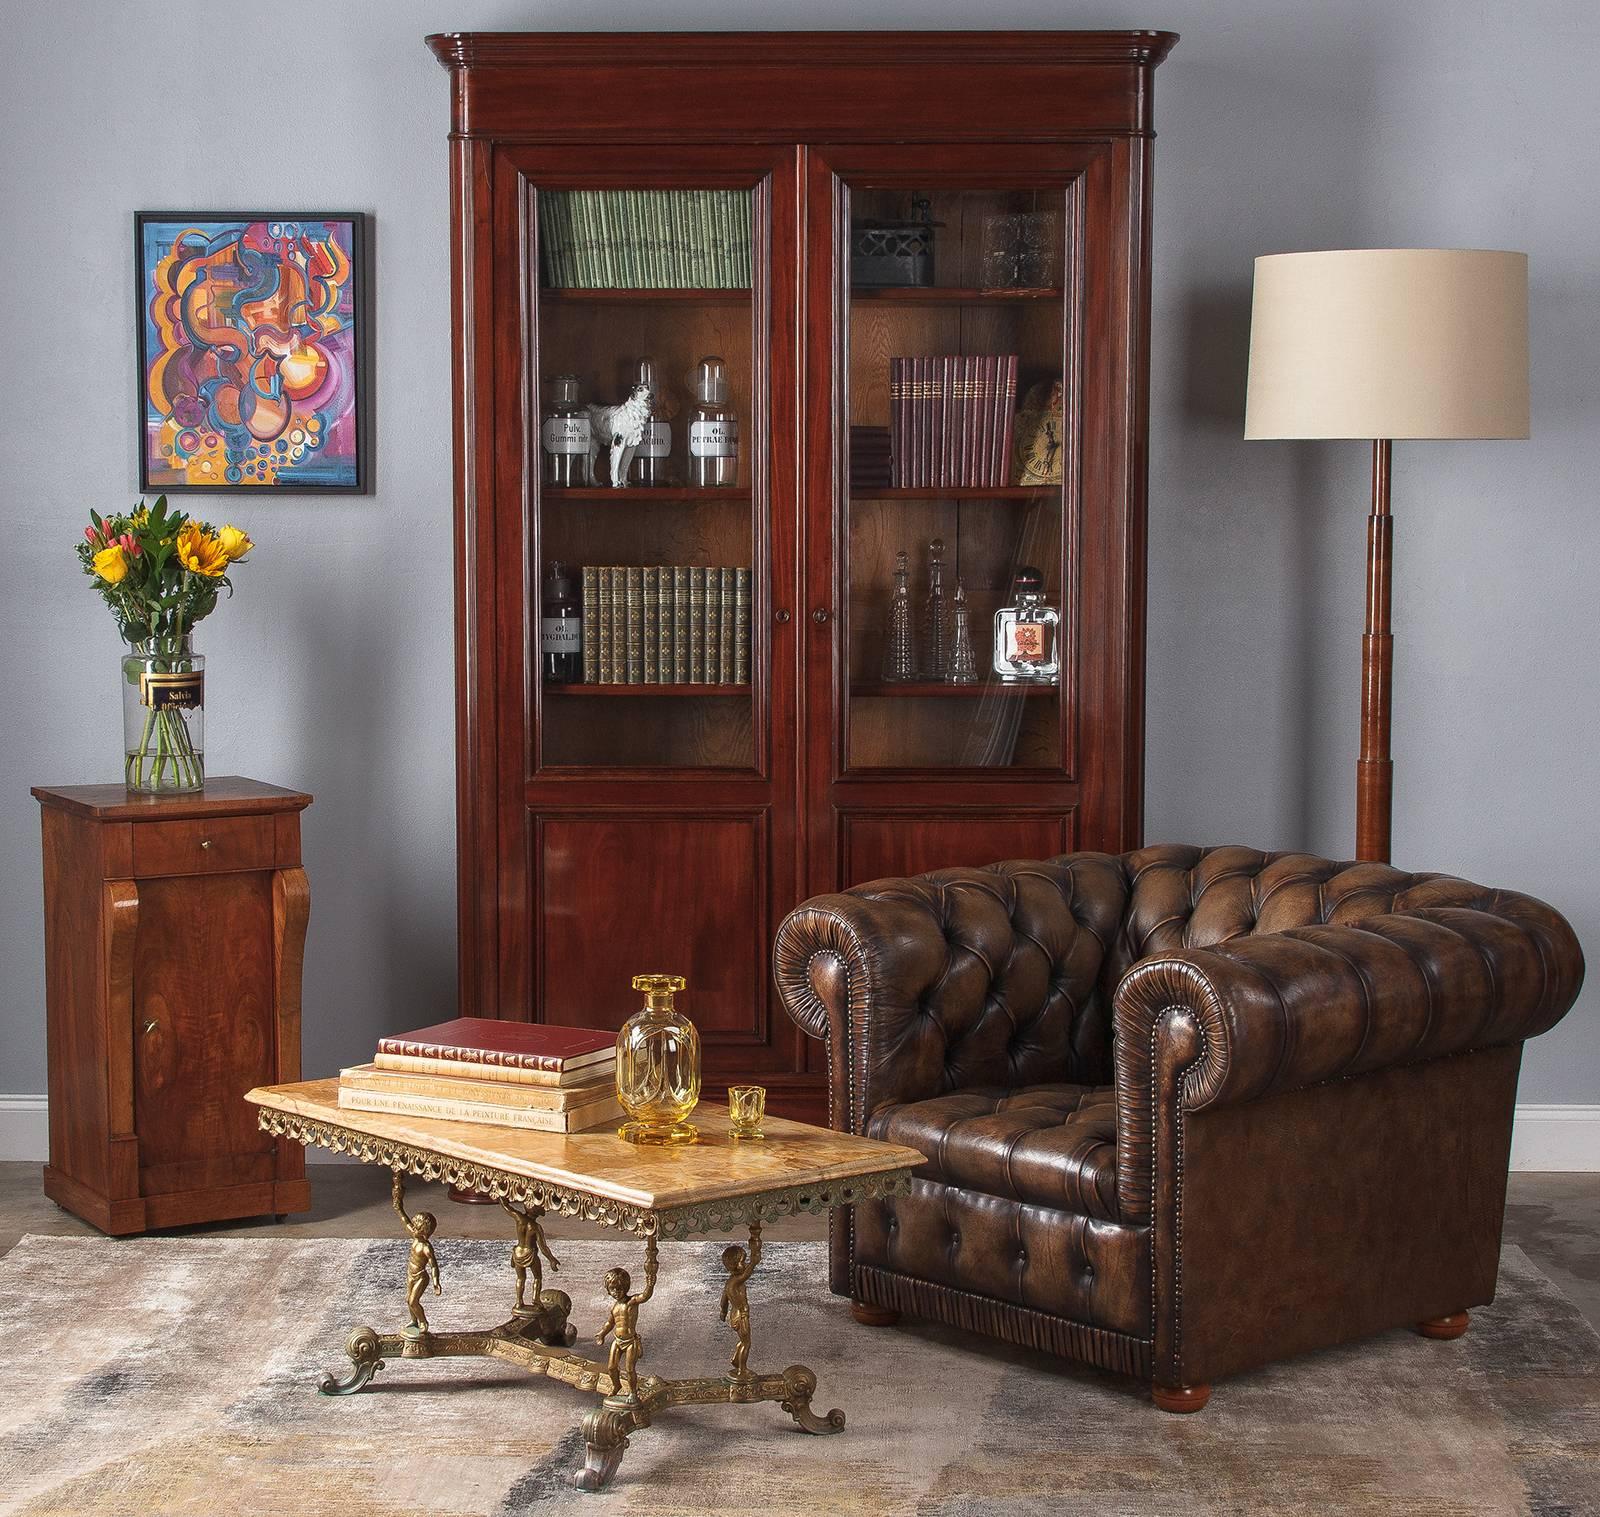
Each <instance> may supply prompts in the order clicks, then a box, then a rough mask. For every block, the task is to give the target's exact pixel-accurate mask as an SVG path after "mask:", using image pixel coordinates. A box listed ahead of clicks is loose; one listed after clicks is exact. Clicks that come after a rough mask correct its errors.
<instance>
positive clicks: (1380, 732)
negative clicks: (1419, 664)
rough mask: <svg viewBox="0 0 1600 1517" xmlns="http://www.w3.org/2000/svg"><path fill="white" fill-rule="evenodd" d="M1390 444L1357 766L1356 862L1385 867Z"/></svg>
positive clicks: (1383, 462) (1373, 546) (1376, 474)
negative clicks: (1369, 860)
mask: <svg viewBox="0 0 1600 1517" xmlns="http://www.w3.org/2000/svg"><path fill="white" fill-rule="evenodd" d="M1392 452H1393V444H1392V443H1391V442H1390V441H1389V440H1388V439H1387V438H1380V439H1378V440H1376V441H1374V442H1373V444H1372V514H1371V515H1370V516H1369V517H1368V518H1367V620H1366V627H1365V629H1364V631H1363V633H1362V637H1361V757H1360V758H1359V759H1357V760H1356V857H1357V858H1358V859H1371V860H1375V861H1376V862H1378V863H1381V864H1387V863H1388V862H1389V830H1390V817H1391V814H1392V805H1393V796H1394V762H1393V760H1391V759H1390V757H1389V713H1390V708H1391V705H1392V700H1393V682H1394V633H1393V631H1392V630H1391V625H1390V620H1389V606H1390V599H1391V591H1390V580H1391V577H1392V569H1393V564H1394V518H1393V517H1392V516H1391V515H1390V514H1389V466H1390V462H1391V455H1392Z"/></svg>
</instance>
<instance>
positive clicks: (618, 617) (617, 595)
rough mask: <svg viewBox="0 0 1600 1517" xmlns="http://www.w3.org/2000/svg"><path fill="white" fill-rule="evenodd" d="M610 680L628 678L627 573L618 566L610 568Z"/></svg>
mask: <svg viewBox="0 0 1600 1517" xmlns="http://www.w3.org/2000/svg"><path fill="white" fill-rule="evenodd" d="M611 678H612V680H613V681H615V683H617V684H619V685H621V684H624V683H626V681H627V678H628V571H627V570H626V569H624V568H623V567H622V566H621V565H620V564H613V565H612V568H611Z"/></svg>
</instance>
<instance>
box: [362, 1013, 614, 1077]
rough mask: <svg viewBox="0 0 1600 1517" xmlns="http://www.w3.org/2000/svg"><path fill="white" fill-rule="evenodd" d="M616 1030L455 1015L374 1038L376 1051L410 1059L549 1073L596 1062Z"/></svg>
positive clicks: (609, 1048) (608, 1054) (609, 1050)
mask: <svg viewBox="0 0 1600 1517" xmlns="http://www.w3.org/2000/svg"><path fill="white" fill-rule="evenodd" d="M616 1047H617V1035H616V1034H615V1033H614V1032H604V1031H599V1030H597V1029H595V1028H593V1027H554V1026H551V1025H549V1024H547V1023H544V1022H501V1021H498V1020H496V1019H495V1018H493V1017H457V1018H456V1019H455V1021H453V1022H440V1023H439V1024H438V1025H437V1026H435V1027H419V1028H418V1029H417V1030H416V1031H415V1032H403V1033H399V1034H397V1035H396V1036H394V1037H391V1038H380V1039H379V1040H378V1052H379V1053H380V1054H388V1055H391V1056H398V1057H400V1058H408V1059H442V1060H444V1061H446V1062H449V1063H457V1064H467V1065H470V1064H483V1065H488V1066H490V1067H492V1068H499V1069H535V1070H542V1071H544V1072H546V1073H550V1074H559V1073H561V1072H563V1071H565V1070H570V1069H578V1068H581V1067H582V1066H584V1065H587V1064H598V1063H601V1062H603V1061H604V1060H606V1059H610V1058H612V1057H613V1056H614V1055H615V1053H616Z"/></svg>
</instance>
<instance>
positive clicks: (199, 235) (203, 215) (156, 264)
mask: <svg viewBox="0 0 1600 1517" xmlns="http://www.w3.org/2000/svg"><path fill="white" fill-rule="evenodd" d="M133 228H134V268H135V277H136V279H137V281H138V286H137V288H138V313H139V314H138V322H139V326H138V332H139V487H140V489H142V490H145V491H172V490H207V491H233V490H260V491H274V490H275V491H283V492H287V491H309V490H340V491H348V492H355V493H361V492H364V491H366V490H367V489H369V488H370V482H369V477H368V476H369V460H368V457H367V454H368V441H367V431H368V414H367V413H368V411H369V409H370V407H369V404H368V396H367V393H366V392H367V384H368V378H367V368H368V364H367V358H366V350H367V347H368V343H369V337H370V333H369V327H370V321H369V317H368V302H367V271H366V261H365V260H366V239H365V235H364V231H365V226H364V216H363V215H362V214H361V213H360V212H352V213H335V212H325V211H324V212H307V213H301V214H285V213H282V212H263V213H259V214H258V213H240V214H230V213H221V212H182V211H141V212H139V213H138V214H137V215H135V216H134V218H133Z"/></svg>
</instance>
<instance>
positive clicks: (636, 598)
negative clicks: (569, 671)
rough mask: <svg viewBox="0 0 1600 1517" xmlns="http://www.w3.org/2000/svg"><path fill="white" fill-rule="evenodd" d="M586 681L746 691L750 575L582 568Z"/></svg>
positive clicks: (679, 567)
mask: <svg viewBox="0 0 1600 1517" xmlns="http://www.w3.org/2000/svg"><path fill="white" fill-rule="evenodd" d="M582 617H583V620H582V633H583V679H584V683H585V684H591V685H593V684H599V685H748V684H749V683H750V571H749V569H747V568H743V567H733V568H709V569H708V568H702V567H700V566H698V565H688V564H650V565H647V566H645V567H644V568H633V567H629V568H618V567H607V566H604V565H594V564H585V565H584V568H583V611H582Z"/></svg>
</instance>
